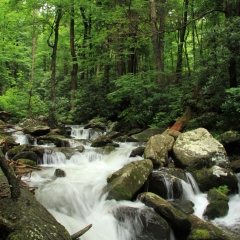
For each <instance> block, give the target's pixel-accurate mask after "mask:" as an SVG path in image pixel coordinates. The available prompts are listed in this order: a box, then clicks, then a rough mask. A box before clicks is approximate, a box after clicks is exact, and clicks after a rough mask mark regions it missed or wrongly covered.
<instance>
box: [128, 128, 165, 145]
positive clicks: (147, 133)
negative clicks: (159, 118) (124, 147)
mask: <svg viewBox="0 0 240 240" xmlns="http://www.w3.org/2000/svg"><path fill="white" fill-rule="evenodd" d="M164 130H165V129H162V128H148V129H146V130H144V131H142V132H140V133H138V134H133V135H132V138H133V139H135V140H136V141H138V142H147V141H148V140H149V139H150V137H152V136H154V135H157V134H161V133H163V131H164Z"/></svg>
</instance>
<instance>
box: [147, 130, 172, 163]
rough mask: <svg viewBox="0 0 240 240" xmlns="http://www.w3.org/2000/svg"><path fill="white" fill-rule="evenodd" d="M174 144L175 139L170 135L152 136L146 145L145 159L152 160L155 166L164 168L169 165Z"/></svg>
mask: <svg viewBox="0 0 240 240" xmlns="http://www.w3.org/2000/svg"><path fill="white" fill-rule="evenodd" d="M173 144H174V138H173V137H171V136H169V135H164V134H158V135H155V136H152V137H150V139H149V140H148V142H147V144H146V147H145V150H144V158H147V159H151V160H152V162H153V165H156V166H160V167H164V166H166V165H168V152H169V151H170V150H171V149H172V146H173Z"/></svg>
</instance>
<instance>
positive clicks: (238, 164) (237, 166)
mask: <svg viewBox="0 0 240 240" xmlns="http://www.w3.org/2000/svg"><path fill="white" fill-rule="evenodd" d="M230 168H231V169H232V171H233V172H235V173H239V172H240V159H239V160H236V161H233V162H231V163H230Z"/></svg>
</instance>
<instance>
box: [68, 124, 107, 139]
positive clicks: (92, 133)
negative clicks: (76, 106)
mask: <svg viewBox="0 0 240 240" xmlns="http://www.w3.org/2000/svg"><path fill="white" fill-rule="evenodd" d="M66 127H70V128H71V129H72V130H71V137H72V138H75V139H95V138H97V137H98V136H99V135H101V134H102V132H101V131H97V130H94V129H92V128H89V129H84V126H81V125H66Z"/></svg>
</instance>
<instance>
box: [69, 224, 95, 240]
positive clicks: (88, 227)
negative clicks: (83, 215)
mask: <svg viewBox="0 0 240 240" xmlns="http://www.w3.org/2000/svg"><path fill="white" fill-rule="evenodd" d="M91 227H92V224H90V225H88V226H86V227H85V228H83V229H82V230H80V231H79V232H76V233H74V234H73V235H71V238H72V240H76V239H78V238H79V237H80V236H82V235H83V234H84V233H85V232H87V231H88V230H89V229H90V228H91Z"/></svg>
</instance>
